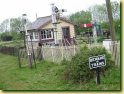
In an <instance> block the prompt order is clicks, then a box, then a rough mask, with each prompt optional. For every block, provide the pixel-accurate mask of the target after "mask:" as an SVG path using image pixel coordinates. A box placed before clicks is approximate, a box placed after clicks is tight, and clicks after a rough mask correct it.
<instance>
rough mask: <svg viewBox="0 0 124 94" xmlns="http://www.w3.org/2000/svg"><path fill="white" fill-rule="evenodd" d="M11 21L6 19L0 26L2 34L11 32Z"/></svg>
mask: <svg viewBox="0 0 124 94" xmlns="http://www.w3.org/2000/svg"><path fill="white" fill-rule="evenodd" d="M9 22H10V20H9V19H5V20H4V21H3V22H2V23H1V24H0V32H9V29H10V23H9Z"/></svg>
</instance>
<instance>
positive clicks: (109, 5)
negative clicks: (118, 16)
mask: <svg viewBox="0 0 124 94" xmlns="http://www.w3.org/2000/svg"><path fill="white" fill-rule="evenodd" d="M106 7H107V11H108V18H109V25H110V33H111V37H112V41H115V29H114V23H113V17H112V8H111V3H110V0H106Z"/></svg>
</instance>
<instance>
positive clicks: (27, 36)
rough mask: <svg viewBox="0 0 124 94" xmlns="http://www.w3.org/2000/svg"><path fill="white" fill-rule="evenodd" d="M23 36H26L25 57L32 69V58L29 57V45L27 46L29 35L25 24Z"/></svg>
mask: <svg viewBox="0 0 124 94" xmlns="http://www.w3.org/2000/svg"><path fill="white" fill-rule="evenodd" d="M25 34H26V50H27V55H28V60H29V67H30V68H32V56H31V52H30V49H29V44H28V39H29V35H28V33H27V28H26V24H25Z"/></svg>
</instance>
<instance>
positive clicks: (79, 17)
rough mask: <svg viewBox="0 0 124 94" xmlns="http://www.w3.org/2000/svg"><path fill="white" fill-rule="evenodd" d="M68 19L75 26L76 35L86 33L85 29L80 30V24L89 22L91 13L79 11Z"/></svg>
mask: <svg viewBox="0 0 124 94" xmlns="http://www.w3.org/2000/svg"><path fill="white" fill-rule="evenodd" d="M69 19H70V20H71V21H72V22H73V23H74V24H75V25H76V33H77V34H80V32H84V31H88V29H87V28H81V24H86V23H90V22H91V13H90V12H89V11H83V10H82V11H80V12H76V13H74V14H71V15H70V16H69Z"/></svg>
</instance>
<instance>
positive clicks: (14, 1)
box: [0, 0, 120, 23]
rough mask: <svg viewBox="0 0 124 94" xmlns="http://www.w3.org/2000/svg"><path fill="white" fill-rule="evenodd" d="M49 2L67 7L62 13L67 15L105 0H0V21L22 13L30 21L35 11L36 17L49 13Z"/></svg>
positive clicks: (34, 17) (61, 7) (32, 19)
mask: <svg viewBox="0 0 124 94" xmlns="http://www.w3.org/2000/svg"><path fill="white" fill-rule="evenodd" d="M110 1H117V2H120V0H110ZM51 3H54V4H55V6H57V7H58V8H59V9H67V12H65V13H63V15H69V14H72V13H75V12H77V11H81V10H87V9H88V8H89V7H91V6H93V5H96V4H98V5H101V4H103V3H105V0H0V23H1V22H2V21H3V20H5V19H7V18H14V17H16V18H17V17H21V16H22V14H24V13H26V14H27V17H28V19H29V20H30V21H34V20H35V19H36V13H37V17H43V16H48V15H51V6H50V4H51Z"/></svg>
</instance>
